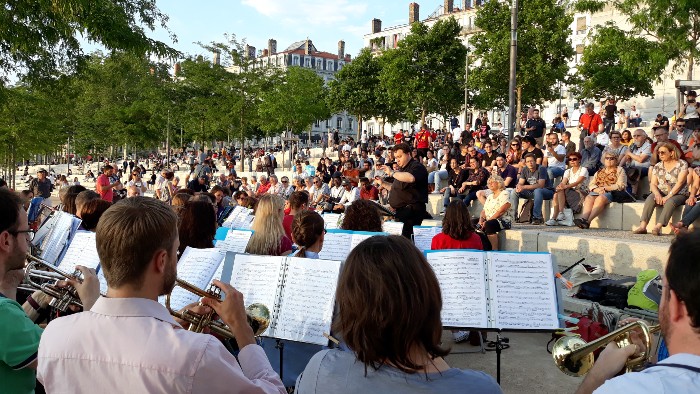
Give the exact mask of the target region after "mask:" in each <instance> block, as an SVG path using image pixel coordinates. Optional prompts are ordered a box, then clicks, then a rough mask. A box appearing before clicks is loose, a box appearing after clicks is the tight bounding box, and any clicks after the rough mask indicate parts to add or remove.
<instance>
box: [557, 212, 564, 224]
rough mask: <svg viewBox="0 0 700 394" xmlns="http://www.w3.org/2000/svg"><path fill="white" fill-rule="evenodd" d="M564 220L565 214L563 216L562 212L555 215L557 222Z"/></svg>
mask: <svg viewBox="0 0 700 394" xmlns="http://www.w3.org/2000/svg"><path fill="white" fill-rule="evenodd" d="M564 220H566V216H564V212H559V215H557V222H563V221H564Z"/></svg>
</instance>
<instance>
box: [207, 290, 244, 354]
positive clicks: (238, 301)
mask: <svg viewBox="0 0 700 394" xmlns="http://www.w3.org/2000/svg"><path fill="white" fill-rule="evenodd" d="M213 283H214V285H215V286H218V287H219V288H220V289H221V291H222V292H223V293H224V294H226V297H225V298H224V300H223V301H219V300H216V299H214V298H209V297H205V298H203V299H202V304H204V305H205V306H208V307H210V308H212V309H214V311H215V312H216V313H217V314H218V315H219V317H221V320H223V321H224V323H226V325H228V326H229V328H230V329H231V332H232V333H233V335H234V336H235V337H236V342H238V346H239V347H240V348H241V349H243V348H244V347H245V346H246V345H249V344H252V343H255V338H254V337H253V329H252V328H251V327H250V325H249V324H248V317H247V315H246V311H245V307H244V306H243V294H242V293H241V292H240V291H238V290H236V289H234V288H233V287H232V286H230V285H228V284H226V283H224V282H221V281H219V280H214V282H213Z"/></svg>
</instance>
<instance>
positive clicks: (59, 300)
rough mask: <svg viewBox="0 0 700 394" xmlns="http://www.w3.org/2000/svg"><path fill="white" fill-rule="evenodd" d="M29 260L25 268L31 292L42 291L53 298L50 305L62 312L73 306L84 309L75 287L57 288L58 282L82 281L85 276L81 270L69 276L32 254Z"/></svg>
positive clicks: (29, 255) (25, 280)
mask: <svg viewBox="0 0 700 394" xmlns="http://www.w3.org/2000/svg"><path fill="white" fill-rule="evenodd" d="M27 259H28V260H29V261H30V263H29V264H28V265H27V267H26V268H25V272H24V282H25V284H26V285H27V286H28V288H29V289H30V290H41V291H42V292H43V293H45V294H46V295H49V296H51V297H52V299H51V301H50V302H49V305H50V306H52V307H54V308H56V309H58V310H60V311H61V312H66V311H67V310H68V307H69V306H71V305H75V306H78V307H81V308H82V307H83V304H82V302H80V297H79V296H78V292H77V291H76V290H75V288H74V287H73V286H67V287H58V286H56V282H58V281H59V280H65V279H77V280H80V281H82V279H83V274H82V273H81V272H80V271H79V270H75V271H74V272H73V273H72V274H69V273H67V272H64V271H62V270H60V269H58V268H56V267H54V266H53V265H52V264H50V263H48V262H46V261H44V260H42V259H40V258H38V257H35V256H32V255H31V254H28V255H27Z"/></svg>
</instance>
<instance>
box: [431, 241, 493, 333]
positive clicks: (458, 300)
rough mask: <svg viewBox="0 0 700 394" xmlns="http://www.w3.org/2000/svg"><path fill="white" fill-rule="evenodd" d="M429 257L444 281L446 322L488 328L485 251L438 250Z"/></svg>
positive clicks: (453, 325)
mask: <svg viewBox="0 0 700 394" xmlns="http://www.w3.org/2000/svg"><path fill="white" fill-rule="evenodd" d="M427 258H428V262H429V263H430V266H431V267H432V268H433V271H434V272H435V276H437V278H438V282H440V290H441V291H442V313H441V316H442V324H443V325H445V326H451V327H488V309H487V303H488V302H487V299H486V280H485V275H486V272H485V267H484V254H483V253H482V252H467V251H449V252H440V251H434V252H430V253H427Z"/></svg>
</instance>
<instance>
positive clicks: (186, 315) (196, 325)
mask: <svg viewBox="0 0 700 394" xmlns="http://www.w3.org/2000/svg"><path fill="white" fill-rule="evenodd" d="M175 286H179V287H181V288H183V289H184V290H187V291H189V292H190V293H193V294H196V295H198V296H200V297H210V298H214V299H216V300H219V301H221V288H219V287H217V286H215V285H211V286H210V287H209V289H207V290H202V289H200V288H199V287H197V286H195V285H193V284H191V283H189V282H187V281H184V280H182V279H176V280H175ZM171 294H172V292H171V293H170V294H167V295H166V296H165V307H166V308H167V309H168V312H170V314H171V315H173V316H175V317H177V318H178V319H181V320H184V321H186V322H188V323H190V327H189V328H188V330H189V331H193V332H202V331H204V329H205V328H207V327H209V329H210V330H211V331H212V332H214V333H216V334H218V335H220V336H222V337H225V338H231V339H233V338H234V336H233V332H232V331H231V329H230V328H229V326H227V325H226V324H225V323H224V322H222V321H220V320H215V319H214V313H215V312H214V311H211V312H208V313H205V314H199V313H194V312H191V311H188V310H184V311H182V312H179V311H176V310H173V309H172V308H171V307H170V295H171ZM246 315H247V318H248V324H249V325H250V327H251V328H252V329H253V332H254V335H255V336H256V337H257V336H259V335H260V334H262V333H263V332H265V330H267V327H269V326H270V310H269V309H268V308H267V307H266V306H265V305H263V304H251V305H249V306H248V307H247V308H246Z"/></svg>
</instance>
